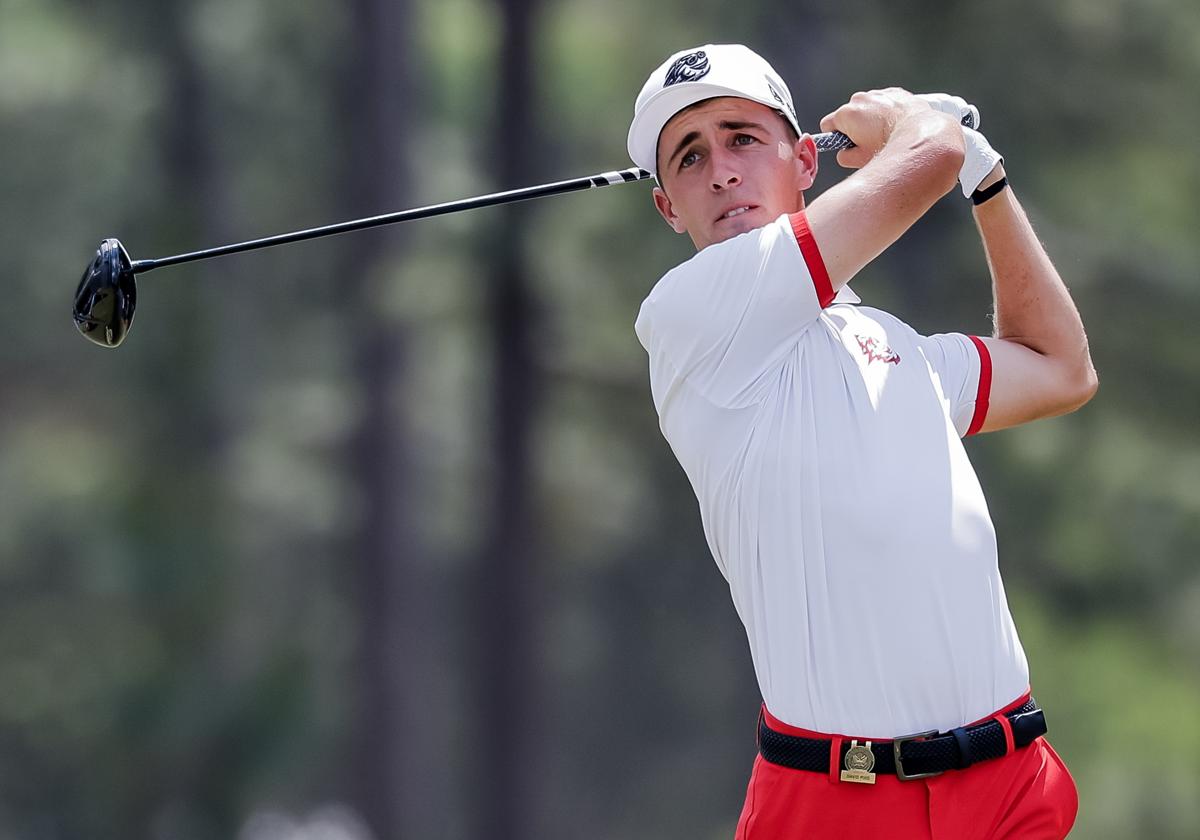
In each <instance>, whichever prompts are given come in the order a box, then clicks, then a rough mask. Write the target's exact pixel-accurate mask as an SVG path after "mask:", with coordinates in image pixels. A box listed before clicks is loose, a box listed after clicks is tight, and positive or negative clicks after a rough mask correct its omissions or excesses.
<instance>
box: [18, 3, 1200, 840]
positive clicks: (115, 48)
mask: <svg viewBox="0 0 1200 840" xmlns="http://www.w3.org/2000/svg"><path fill="white" fill-rule="evenodd" d="M1195 12H1196V10H1195V7H1194V5H1193V4H1192V3H1191V2H1188V0H1158V2H1152V3H1145V2H1138V3H1134V2H1131V1H1130V0H1086V2H1084V0H1078V2H1061V3H1043V2H1035V0H1013V2H1006V3H987V4H984V3H973V4H961V3H947V2H909V3H906V4H900V5H898V4H895V3H886V2H881V0H844V2H841V3H838V4H829V3H814V2H795V0H792V2H786V3H785V2H782V1H781V0H742V1H741V2H739V3H737V4H729V3H724V2H715V0H690V2H686V3H685V2H678V0H659V2H655V3H646V2H633V1H632V0H610V2H606V3H603V4H601V3H597V2H594V0H593V2H584V0H562V2H552V0H542V2H534V1H533V0H440V2H434V0H345V2H335V0H196V2H181V0H159V1H158V2H151V0H90V2H83V0H0V149H2V158H0V160H2V165H0V247H2V249H3V253H4V254H6V255H7V256H6V257H5V259H6V261H7V264H8V265H9V271H8V273H7V274H6V275H5V278H4V281H3V282H4V286H5V289H6V295H7V299H8V300H9V301H10V302H11V303H12V304H13V306H14V307H15V309H14V310H13V311H11V312H10V313H9V314H10V320H9V321H8V327H7V328H6V329H7V339H6V341H5V350H4V352H3V354H2V355H0V383H2V384H0V837H4V838H19V839H20V840H50V838H55V839H57V838H97V839H98V840H99V839H101V838H177V839H178V840H207V839H208V838H238V840H300V838H321V840H368V838H378V840H383V838H421V840H429V839H430V838H446V839H447V840H458V838H472V840H474V839H475V838H480V839H482V840H516V839H517V838H555V837H571V838H587V840H591V839H592V838H595V839H596V840H601V839H603V840H618V839H619V838H644V837H655V838H689V839H694V838H701V839H702V840H710V839H711V840H717V838H730V837H732V834H733V829H734V825H735V822H736V819H737V816H738V812H739V809H740V807H741V803H742V798H743V795H744V791H745V786H746V782H747V779H748V776H749V770H750V764H751V761H752V759H753V756H754V726H755V716H756V713H757V709H758V693H757V689H756V685H755V682H754V676H753V672H752V669H751V665H750V658H749V655H748V650H747V646H746V642H745V638H744V635H743V631H742V628H741V625H740V623H739V622H738V619H737V617H736V615H735V613H734V611H733V608H732V604H731V603H730V601H729V595H728V590H727V588H726V585H725V582H724V580H723V579H722V578H721V576H720V574H719V572H718V571H717V569H716V567H715V564H714V563H713V561H712V559H711V557H710V556H709V553H708V550H707V548H706V546H705V542H704V538H703V534H702V532H701V528H700V522H699V517H698V514H697V510H696V503H695V500H694V497H693V496H692V493H691V490H690V488H689V486H688V483H687V481H686V478H685V476H684V474H683V472H682V470H681V469H680V468H679V467H678V466H677V464H676V463H675V461H674V459H673V457H672V454H671V452H670V449H669V448H668V446H667V445H666V443H665V442H664V441H663V439H662V438H661V436H660V434H659V431H658V427H657V419H656V417H655V415H654V410H653V406H652V404H651V400H650V394H649V388H648V382H647V372H646V357H645V354H644V351H643V350H642V348H641V347H640V345H639V344H638V342H637V339H636V337H635V336H634V333H633V327H632V324H633V320H634V318H635V316H636V314H637V309H638V306H639V304H640V301H641V299H642V297H643V296H644V295H645V294H646V292H647V291H648V290H649V289H650V287H651V286H652V285H653V283H654V282H655V281H656V279H657V278H658V277H659V276H660V275H661V274H662V273H663V272H664V271H666V270H667V269H668V268H670V267H671V266H673V265H674V264H676V263H678V262H680V261H682V260H684V259H686V258H687V257H688V256H689V255H690V253H691V247H690V243H689V242H688V241H687V239H686V238H685V237H677V236H674V235H673V234H671V233H670V232H669V231H668V230H667V228H666V227H665V226H664V225H662V224H661V222H660V221H659V220H658V218H657V216H656V215H655V214H654V211H653V209H652V207H651V204H650V198H649V187H648V186H647V185H646V184H637V185H629V186H620V187H613V188H610V189H606V190H603V191H599V192H594V193H586V194H584V193H578V194H575V195H571V196H565V197H559V198H553V199H546V200H543V201H538V202H535V203H530V204H524V205H518V206H512V207H508V208H503V209H491V210H481V211H475V212H471V213H464V214H460V215H455V216H451V217H447V218H443V219H437V220H429V221H422V222H417V223H414V224H412V225H409V226H407V227H405V226H401V227H398V228H392V229H383V230H376V231H369V232H364V233H356V234H353V235H350V236H344V237H339V238H336V239H326V240H320V241H317V242H310V243H304V244H299V245H293V246H289V247H286V248H281V249H273V250H269V251H264V252H259V253H254V254H248V255H242V256H236V257H228V258H224V259H221V260H213V261H209V262H205V263H202V264H199V265H190V266H183V267H178V268H171V269H163V270H161V271H160V272H155V273H154V274H150V275H146V276H143V277H142V279H141V281H140V287H141V288H140V291H141V295H140V303H139V312H138V316H137V321H136V323H135V324H134V329H133V332H132V334H131V335H130V337H129V339H128V340H127V341H126V343H125V344H124V346H122V347H121V348H120V349H119V350H116V351H105V350H101V349H99V348H96V347H94V346H92V345H90V344H88V343H87V342H85V341H84V340H82V339H81V338H80V337H79V336H78V335H76V334H75V330H74V327H73V325H72V323H71V320H70V317H69V313H68V310H69V303H70V300H71V297H72V293H73V292H74V289H75V284H76V283H77V281H78V278H79V275H80V272H81V271H82V269H83V267H84V266H85V265H86V264H87V263H88V262H89V261H90V260H91V258H92V256H93V254H94V252H95V248H96V245H97V243H98V242H99V241H100V239H101V238H103V237H106V236H119V237H120V238H121V239H122V240H123V241H124V243H125V244H126V246H127V247H128V248H129V251H130V253H131V254H132V255H133V257H134V258H135V259H137V258H149V257H158V256H165V255H167V254H173V253H178V252H181V251H188V250H193V249H195V248H199V247H203V246H208V245H215V244H220V243H222V242H226V241H235V240H239V239H246V238H251V237H254V236H260V235H267V234H270V233H276V232H279V231H284V230H291V229H295V228H300V227H308V226H313V225H318V224H323V223H327V222H332V221H337V220H340V219H344V218H352V217H356V216H364V215H371V214H375V213H380V212H386V211H390V210H395V209H400V208H403V207H408V206H416V205H418V204H424V203H431V202H435V201H441V200H448V199H452V198H458V197H463V196H468V195H474V194H478V193H482V192H488V191H492V190H496V189H504V188H509V187H515V186H521V185H526V184H534V183H541V182H545V181H551V180H557V179H560V178H566V177H571V176H577V175H585V174H590V173H593V172H597V171H603V170H607V169H613V168H619V167H624V166H627V165H629V164H628V161H627V159H626V156H625V133H626V130H627V127H628V121H629V117H630V116H631V113H632V104H633V98H634V96H635V95H636V93H637V91H638V90H639V88H640V86H641V84H642V82H643V80H644V79H645V77H646V75H647V74H648V73H649V72H650V70H651V69H653V68H654V67H655V66H656V65H657V64H658V63H659V62H660V61H661V60H662V59H663V58H665V57H666V56H667V55H668V54H670V53H671V52H674V51H676V50H679V49H682V48H684V47H688V46H693V45H696V44H702V43H705V42H729V41H740V42H745V43H748V44H750V45H752V46H753V47H755V48H756V49H758V50H759V51H760V52H762V53H763V54H764V55H765V56H766V57H767V58H768V59H769V60H770V61H772V62H773V63H774V64H775V66H776V67H777V68H778V69H779V71H780V72H781V74H782V75H783V76H784V78H785V79H787V80H788V81H789V83H790V85H791V87H792V91H793V94H794V96H795V99H796V104H797V108H798V111H799V113H800V119H801V124H802V125H806V126H809V127H812V128H814V129H815V127H816V124H817V122H818V121H819V120H820V118H821V116H822V115H824V114H825V113H827V112H829V111H831V110H833V109H834V108H835V107H837V106H838V105H839V104H841V103H842V102H843V101H845V99H846V98H847V97H848V95H849V94H850V93H851V92H853V91H854V90H857V89H861V88H868V87H877V86H883V85H888V84H899V85H903V86H905V87H908V88H910V89H912V90H918V91H924V90H949V91H952V92H954V93H958V94H961V95H963V96H965V97H966V98H968V99H970V100H971V101H973V102H975V103H976V104H978V105H979V106H980V108H981V109H982V112H983V115H984V123H983V128H984V130H985V131H986V132H987V134H988V136H989V138H990V139H991V140H992V142H993V144H994V145H995V146H996V147H997V148H998V149H1000V150H1001V151H1002V152H1003V153H1004V154H1005V155H1006V157H1007V160H1008V169H1009V173H1010V177H1011V179H1012V182H1013V183H1014V185H1015V188H1016V190H1017V193H1018V194H1019V195H1020V196H1021V198H1022V200H1023V201H1024V202H1025V205H1026V207H1027V208H1028V211H1029V213H1030V215H1031V216H1032V218H1033V220H1034V222H1035V225H1036V227H1037V229H1038V231H1039V233H1040V235H1041V236H1042V238H1043V240H1044V241H1045V243H1046V245H1047V247H1048V249H1049V251H1050V253H1051V255H1052V256H1053V257H1054V259H1055V260H1056V262H1057V264H1058V266H1059V268H1060V270H1061V272H1062V274H1063V275H1064V277H1065V278H1066V280H1067V282H1068V284H1069V285H1070V286H1071V287H1072V289H1073V292H1074V294H1075V297H1076V300H1077V302H1078V305H1079V307H1080V309H1081V311H1082V313H1083V317H1084V321H1085V324H1086V325H1087V327H1088V330H1089V334H1090V337H1091V343H1092V350H1093V355H1094V358H1095V362H1096V366H1097V368H1098V370H1099V372H1100V378H1101V388H1100V392H1099V394H1098V396H1097V397H1096V399H1095V400H1094V401H1093V402H1092V403H1091V404H1089V405H1088V406H1087V407H1086V408H1085V409H1084V410H1083V411H1081V412H1079V413H1078V414H1075V415H1071V416H1068V417H1064V418H1060V419H1055V420H1051V421H1042V422H1039V423H1036V424H1033V425H1031V426H1028V427H1025V428H1022V429H1018V430H1013V431H1009V432H1005V433H1003V434H999V435H991V436H984V437H982V438H979V439H972V440H971V441H970V442H969V443H968V444H967V446H968V448H969V451H970V454H971V456H972V459H973V461H974V463H975V465H976V468H977V470H978V472H979V473H980V476H981V479H982V481H983V484H984V487H985V489H986V491H987V493H988V497H989V501H990V506H991V510H992V515H993V518H994V520H995V523H996V527H997V531H998V535H999V541H1000V549H1001V565H1002V570H1003V573H1004V576H1005V581H1006V585H1007V590H1008V596H1009V601H1010V604H1011V607H1012V610H1013V613H1014V615H1015V617H1016V619H1017V625H1018V627H1019V629H1020V632H1021V636H1022V639H1023V642H1024V645H1025V649H1026V651H1027V652H1028V654H1029V658H1030V662H1031V667H1032V671H1033V685H1034V690H1035V693H1036V695H1037V697H1038V698H1039V700H1040V701H1041V702H1042V704H1043V705H1044V706H1045V708H1046V709H1047V715H1048V718H1049V721H1050V727H1051V739H1052V741H1053V743H1054V744H1055V745H1056V747H1057V748H1058V749H1059V751H1060V752H1061V753H1062V754H1063V755H1064V757H1065V758H1066V760H1067V762H1068V764H1069V765H1070V767H1071V769H1072V771H1073V773H1074V774H1075V777H1076V779H1077V781H1078V784H1079V788H1080V792H1081V799H1082V806H1081V811H1080V817H1079V821H1078V823H1077V829H1076V833H1075V836H1079V837H1085V838H1130V837H1156V838H1193V837H1196V836H1198V835H1200V570H1198V567H1197V556H1198V555H1200V437H1198V435H1197V419H1198V416H1200V365H1198V364H1197V357H1198V353H1197V337H1198V333H1197V328H1196V323H1197V319H1198V318H1200V276H1198V274H1200V269H1198V266H1200V245H1198V237H1197V231H1198V230H1200V213H1198V211H1197V201H1196V196H1197V194H1200V156H1197V155H1196V154H1195V152H1194V150H1193V149H1192V148H1191V146H1190V145H1189V144H1190V143H1191V142H1192V140H1193V138H1195V137H1196V136H1197V134H1198V133H1200V106H1198V105H1197V99H1196V95H1195V91H1196V88H1197V82H1198V81H1200V17H1198V16H1197V15H1196V13H1195ZM822 165H823V166H824V167H825V171H824V172H823V173H822V176H821V179H820V181H819V183H818V189H817V192H819V191H820V189H823V188H825V187H828V186H829V185H831V184H833V183H836V182H837V181H838V180H839V179H840V178H842V177H844V173H843V172H840V171H837V166H836V164H835V163H834V162H833V160H832V159H831V158H826V159H824V160H823V161H822ZM855 288H856V291H857V292H858V293H859V294H860V295H861V296H862V297H863V298H864V300H865V302H866V303H868V304H872V305H875V306H880V307H883V308H886V309H889V310H892V311H894V312H896V313H897V314H898V315H900V316H901V317H904V318H905V319H907V320H908V321H909V322H910V323H912V324H913V325H914V326H916V327H917V328H918V329H920V330H921V331H924V332H936V331H944V330H962V331H968V332H983V333H987V332H988V331H989V330H990V322H989V319H988V313H989V310H990V305H991V298H990V289H989V283H988V277H987V272H986V268H985V265H984V262H983V258H982V255H981V249H980V246H979V244H978V239H977V236H976V234H975V231H974V227H973V223H972V221H971V217H970V212H969V209H968V207H967V206H966V204H965V203H964V202H963V200H962V199H961V197H960V196H955V195H951V196H949V197H947V198H946V199H944V200H943V201H942V202H941V203H939V204H938V205H937V206H936V207H935V208H934V209H933V210H932V211H931V212H930V213H929V214H928V216H927V217H926V218H925V219H924V220H922V221H921V222H920V223H919V224H918V225H917V226H916V227H915V228H914V229H913V230H912V231H911V232H910V234H909V235H907V236H906V237H905V238H904V239H903V240H902V241H901V242H900V243H899V244H897V245H896V246H895V247H894V248H892V249H891V250H890V251H889V252H888V253H887V254H885V255H884V256H883V257H882V258H880V259H879V260H877V261H876V262H875V263H874V264H873V265H871V266H870V267H869V268H868V269H867V270H866V271H865V272H864V273H863V274H862V275H861V276H860V277H859V279H858V280H857V281H856V283H855Z"/></svg>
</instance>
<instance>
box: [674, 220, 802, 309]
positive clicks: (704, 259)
mask: <svg viewBox="0 0 1200 840" xmlns="http://www.w3.org/2000/svg"><path fill="white" fill-rule="evenodd" d="M788 243H790V244H791V246H792V247H793V248H795V247H796V239H795V234H794V233H793V232H792V226H791V223H790V222H789V220H788V216H787V215H782V216H780V217H779V218H777V219H775V221H773V222H770V223H768V224H766V225H763V226H762V227H760V228H755V229H754V230H748V231H746V232H745V233H740V234H738V235H737V236H734V237H732V238H730V239H726V240H725V241H724V242H716V243H714V244H712V245H709V246H708V247H707V248H704V249H703V250H701V251H697V252H696V253H695V254H694V255H693V256H692V257H691V258H690V259H688V260H686V261H685V262H682V263H680V264H679V265H677V266H675V267H674V268H672V269H671V270H670V271H668V272H667V273H666V274H664V275H663V276H662V279H661V280H659V282H658V284H657V285H656V286H655V290H657V289H659V288H660V287H664V286H665V287H668V288H669V287H670V286H672V285H674V284H678V283H679V282H680V281H681V280H685V279H687V278H689V277H694V276H696V275H704V276H710V275H712V274H714V273H720V272H722V271H723V270H727V269H728V268H730V267H731V266H737V265H738V263H741V262H742V261H743V260H746V259H748V258H756V257H761V256H762V255H764V254H767V253H769V252H770V251H771V250H772V249H773V248H776V247H779V246H780V245H781V244H783V245H787V244H788ZM651 294H653V292H652V293H651Z"/></svg>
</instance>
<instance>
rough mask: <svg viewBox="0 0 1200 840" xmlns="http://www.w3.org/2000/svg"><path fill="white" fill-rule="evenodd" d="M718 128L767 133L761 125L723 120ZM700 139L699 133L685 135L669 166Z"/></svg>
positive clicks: (668, 159)
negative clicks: (750, 129) (748, 129)
mask: <svg viewBox="0 0 1200 840" xmlns="http://www.w3.org/2000/svg"><path fill="white" fill-rule="evenodd" d="M717 128H719V129H721V130H722V131H741V130H742V129H743V128H757V129H758V130H759V131H766V128H765V126H763V125H762V124H760V123H756V122H744V121H742V120H721V122H719V123H717ZM699 139H700V132H699V131H689V132H688V133H687V134H685V135H684V136H683V139H682V140H680V141H679V145H678V146H676V147H675V151H673V152H671V156H670V157H669V158H667V165H668V166H670V164H671V162H672V161H674V160H675V158H677V157H679V153H680V152H682V151H683V150H684V149H685V148H686V147H687V146H690V145H691V144H692V143H694V142H695V141H696V140H699Z"/></svg>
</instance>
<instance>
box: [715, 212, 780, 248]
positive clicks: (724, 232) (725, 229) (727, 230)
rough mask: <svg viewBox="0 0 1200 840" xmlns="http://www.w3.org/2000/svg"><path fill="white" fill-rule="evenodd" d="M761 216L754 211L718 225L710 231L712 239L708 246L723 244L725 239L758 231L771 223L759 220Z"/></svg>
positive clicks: (762, 219)
mask: <svg viewBox="0 0 1200 840" xmlns="http://www.w3.org/2000/svg"><path fill="white" fill-rule="evenodd" d="M761 215H762V214H761V213H759V212H758V211H757V210H755V211H753V212H751V213H745V214H743V215H741V216H737V217H736V218H733V219H729V220H728V221H725V222H721V223H718V224H717V225H716V226H715V227H714V228H713V230H712V238H711V239H710V240H709V243H708V244H709V245H716V244H717V243H718V242H724V241H725V240H726V239H733V237H735V236H741V235H742V234H743V233H747V232H749V231H752V230H758V229H759V228H760V227H763V226H764V225H766V224H767V222H769V221H771V220H770V219H767V218H760V216H761Z"/></svg>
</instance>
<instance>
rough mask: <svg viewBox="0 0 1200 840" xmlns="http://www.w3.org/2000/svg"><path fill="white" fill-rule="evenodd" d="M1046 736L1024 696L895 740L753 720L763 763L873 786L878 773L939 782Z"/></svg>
mask: <svg viewBox="0 0 1200 840" xmlns="http://www.w3.org/2000/svg"><path fill="white" fill-rule="evenodd" d="M768 719H769V720H768ZM777 725H778V726H779V727H780V728H779V729H777V728H776V726H777ZM798 733H804V734H798ZM1045 734H1046V718H1045V715H1044V713H1043V712H1042V710H1041V709H1040V708H1038V706H1037V703H1036V702H1035V701H1034V700H1033V698H1032V697H1030V696H1029V695H1025V696H1023V697H1021V698H1018V699H1017V700H1015V701H1013V703H1011V704H1009V705H1008V706H1006V707H1004V708H1003V709H1001V710H999V711H997V712H996V713H995V714H993V715H992V716H990V717H988V718H983V719H982V720H980V721H976V722H975V723H972V724H968V725H966V726H960V727H957V728H955V729H952V730H950V731H949V732H938V731H936V730H933V731H930V732H920V733H916V734H914V735H907V736H904V737H900V738H881V739H875V738H851V737H848V736H845V735H827V734H822V733H817V732H811V731H810V730H805V729H801V728H799V727H794V726H788V725H787V724H780V722H779V721H777V720H776V719H775V718H774V717H773V716H771V715H770V713H769V712H768V711H767V709H766V706H765V704H764V706H763V708H762V711H761V712H760V714H759V719H758V749H759V753H760V754H761V755H762V757H763V759H765V760H766V761H769V762H771V763H772V764H778V765H781V766H784V767H790V768H792V769H795V770H810V771H813V772H822V773H829V775H830V778H831V779H834V780H837V779H840V780H841V781H847V782H863V783H867V784H874V783H875V775H876V774H877V773H885V774H895V775H896V777H897V778H899V779H900V780H902V781H908V780H911V779H922V778H927V777H929V776H938V775H941V774H942V773H943V772H945V771H947V770H964V769H966V768H968V767H970V766H971V765H972V764H976V763H978V762H980V761H988V760H990V759H994V758H1000V757H1002V756H1004V755H1007V754H1009V753H1011V752H1013V751H1014V750H1017V749H1020V748H1022V747H1025V746H1028V745H1029V744H1031V743H1033V741H1035V740H1036V739H1037V738H1039V737H1040V736H1042V735H1045ZM842 768H844V769H842ZM839 770H840V773H839Z"/></svg>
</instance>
